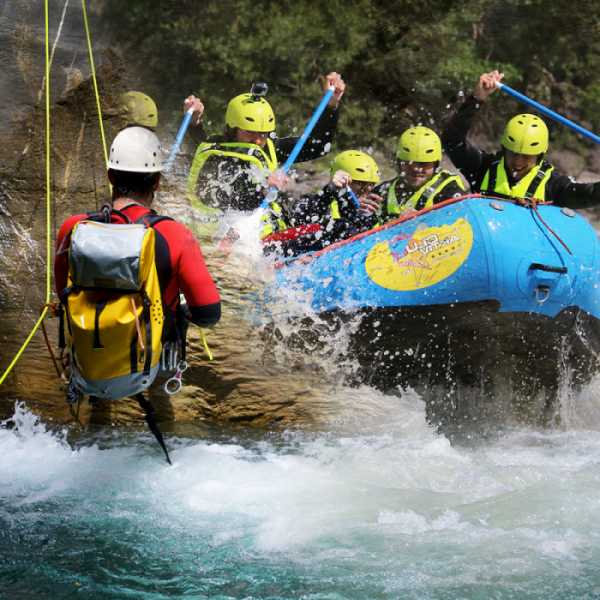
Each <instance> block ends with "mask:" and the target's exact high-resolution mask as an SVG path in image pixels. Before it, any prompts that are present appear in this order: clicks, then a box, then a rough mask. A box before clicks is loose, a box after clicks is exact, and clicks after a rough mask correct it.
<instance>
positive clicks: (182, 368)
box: [165, 360, 188, 395]
mask: <svg viewBox="0 0 600 600" xmlns="http://www.w3.org/2000/svg"><path fill="white" fill-rule="evenodd" d="M187 367H188V366H187V362H186V361H185V360H182V361H181V362H180V363H179V364H178V365H177V373H175V375H173V377H171V378H170V379H167V381H166V383H165V392H167V394H170V395H173V394H176V393H177V392H178V391H179V390H180V389H181V374H182V373H183V372H184V371H185V370H186V369H187ZM172 381H174V382H175V387H174V388H173V389H169V386H170V383H171V382H172ZM171 387H172V386H171Z"/></svg>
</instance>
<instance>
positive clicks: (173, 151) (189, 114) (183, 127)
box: [163, 106, 194, 175]
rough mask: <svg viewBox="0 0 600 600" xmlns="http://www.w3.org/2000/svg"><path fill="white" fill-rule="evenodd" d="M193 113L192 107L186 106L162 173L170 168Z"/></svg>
mask: <svg viewBox="0 0 600 600" xmlns="http://www.w3.org/2000/svg"><path fill="white" fill-rule="evenodd" d="M193 114H194V107H193V106H190V107H189V108H188V110H187V112H186V113H185V117H183V122H182V123H181V127H180V128H179V133H178V134H177V137H176V138H175V143H174V144H173V147H172V148H171V154H169V158H168V159H167V162H166V163H165V168H164V170H163V173H164V174H165V175H166V174H167V173H168V172H169V171H170V170H171V167H172V166H173V161H174V160H175V156H176V155H177V152H178V151H179V146H181V142H182V141H183V136H184V135H185V132H186V131H187V128H188V125H189V124H190V121H191V120H192V115H193Z"/></svg>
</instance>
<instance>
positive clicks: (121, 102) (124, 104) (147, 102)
mask: <svg viewBox="0 0 600 600" xmlns="http://www.w3.org/2000/svg"><path fill="white" fill-rule="evenodd" d="M115 112H116V113H117V114H118V115H120V116H121V117H122V118H123V119H124V120H125V123H124V125H123V127H132V126H133V127H149V128H151V129H153V128H154V127H156V124H157V123H158V111H157V110H156V104H154V100H152V98H150V96H146V94H142V93H141V92H126V93H125V94H122V95H121V96H119V98H118V99H117V102H116V103H115Z"/></svg>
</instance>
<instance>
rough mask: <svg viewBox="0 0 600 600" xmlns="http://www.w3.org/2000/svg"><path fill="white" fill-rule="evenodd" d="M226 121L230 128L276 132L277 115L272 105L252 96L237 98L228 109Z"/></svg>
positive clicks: (243, 95)
mask: <svg viewBox="0 0 600 600" xmlns="http://www.w3.org/2000/svg"><path fill="white" fill-rule="evenodd" d="M225 121H226V122H227V125H229V127H239V128H240V129H245V130H246V131H260V132H270V131H275V115H274V114H273V109H272V108H271V105H270V104H269V103H268V102H267V101H266V100H265V99H264V98H260V97H256V96H254V97H253V96H252V94H241V95H240V96H236V97H235V98H234V99H233V100H232V101H231V102H230V103H229V106H228V107H227V114H226V115H225Z"/></svg>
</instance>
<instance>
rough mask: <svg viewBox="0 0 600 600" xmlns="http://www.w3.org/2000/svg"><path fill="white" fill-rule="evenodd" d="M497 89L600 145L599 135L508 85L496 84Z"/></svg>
mask: <svg viewBox="0 0 600 600" xmlns="http://www.w3.org/2000/svg"><path fill="white" fill-rule="evenodd" d="M496 87H497V88H498V89H499V90H502V91H503V92H504V93H506V94H508V95H509V96H512V97H513V98H516V99H517V100H520V101H521V102H523V103H524V104H527V105H528V106H531V107H532V108H535V109H536V110H539V111H540V112H541V113H543V114H545V115H547V116H548V117H550V118H551V119H554V120H555V121H558V122H559V123H562V124H563V125H566V126H567V127H569V128H570V129H572V130H573V131H576V132H577V133H580V134H581V135H583V136H584V137H586V138H588V139H589V140H592V142H596V144H600V137H598V136H597V135H594V134H593V133H592V132H591V131H588V130H587V129H584V128H583V127H581V126H579V125H576V124H575V123H573V122H572V121H569V119H565V117H563V116H561V115H559V114H558V113H555V112H554V111H553V110H550V109H549V108H546V107H545V106H542V105H541V104H538V103H537V102H536V101H535V100H532V99H531V98H528V97H527V96H523V94H520V93H519V92H517V91H515V90H513V89H512V88H510V87H508V86H507V85H504V84H503V83H500V82H496Z"/></svg>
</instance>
